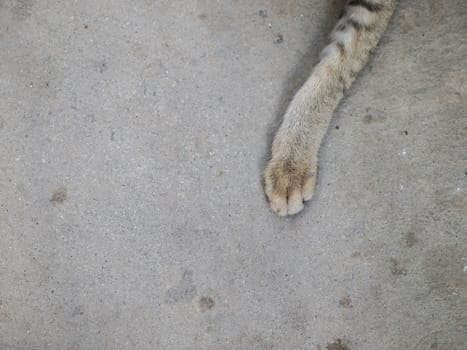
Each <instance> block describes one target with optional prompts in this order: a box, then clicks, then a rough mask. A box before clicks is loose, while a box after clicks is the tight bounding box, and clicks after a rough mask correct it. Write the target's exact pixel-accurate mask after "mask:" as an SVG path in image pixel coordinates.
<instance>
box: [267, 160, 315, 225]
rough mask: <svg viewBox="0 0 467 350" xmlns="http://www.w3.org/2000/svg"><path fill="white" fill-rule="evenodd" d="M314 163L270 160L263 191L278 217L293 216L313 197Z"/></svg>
mask: <svg viewBox="0 0 467 350" xmlns="http://www.w3.org/2000/svg"><path fill="white" fill-rule="evenodd" d="M317 171H318V166H317V163H316V162H304V161H295V160H289V159H285V160H274V159H273V160H270V161H269V163H268V165H267V167H266V171H265V173H264V191H265V192H266V196H267V197H268V200H269V204H270V206H271V209H272V210H273V211H274V212H275V213H276V214H278V215H279V216H286V215H294V214H297V213H298V212H299V211H301V210H302V209H303V203H304V202H305V201H308V200H310V199H311V197H312V196H313V192H314V190H315V184H316V176H317Z"/></svg>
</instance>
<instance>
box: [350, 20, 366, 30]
mask: <svg viewBox="0 0 467 350" xmlns="http://www.w3.org/2000/svg"><path fill="white" fill-rule="evenodd" d="M348 23H350V25H351V26H352V27H354V28H355V30H357V31H359V30H362V29H363V28H364V27H365V26H364V25H363V24H361V23H358V22H357V21H356V20H354V19H349V20H348Z"/></svg>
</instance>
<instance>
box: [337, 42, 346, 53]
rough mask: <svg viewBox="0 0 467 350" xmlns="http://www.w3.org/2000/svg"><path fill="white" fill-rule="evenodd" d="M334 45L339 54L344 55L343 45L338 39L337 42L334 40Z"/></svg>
mask: <svg viewBox="0 0 467 350" xmlns="http://www.w3.org/2000/svg"><path fill="white" fill-rule="evenodd" d="M336 46H337V48H338V49H339V53H340V54H341V56H344V55H345V45H344V44H343V43H341V42H339V41H338V42H336Z"/></svg>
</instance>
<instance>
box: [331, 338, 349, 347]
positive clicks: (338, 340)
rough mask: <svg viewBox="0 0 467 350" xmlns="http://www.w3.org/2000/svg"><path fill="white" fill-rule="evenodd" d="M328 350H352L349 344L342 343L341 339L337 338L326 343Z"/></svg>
mask: <svg viewBox="0 0 467 350" xmlns="http://www.w3.org/2000/svg"><path fill="white" fill-rule="evenodd" d="M326 349H327V350H350V348H348V347H347V346H345V345H344V344H343V343H342V340H341V339H336V340H335V341H334V342H332V343H329V344H328V345H326Z"/></svg>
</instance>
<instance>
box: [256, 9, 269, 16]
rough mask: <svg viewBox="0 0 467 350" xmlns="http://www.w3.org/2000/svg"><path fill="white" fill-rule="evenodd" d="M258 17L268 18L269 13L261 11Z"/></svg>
mask: <svg viewBox="0 0 467 350" xmlns="http://www.w3.org/2000/svg"><path fill="white" fill-rule="evenodd" d="M258 15H259V16H260V17H263V18H267V17H268V12H267V11H266V10H259V12H258Z"/></svg>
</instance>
